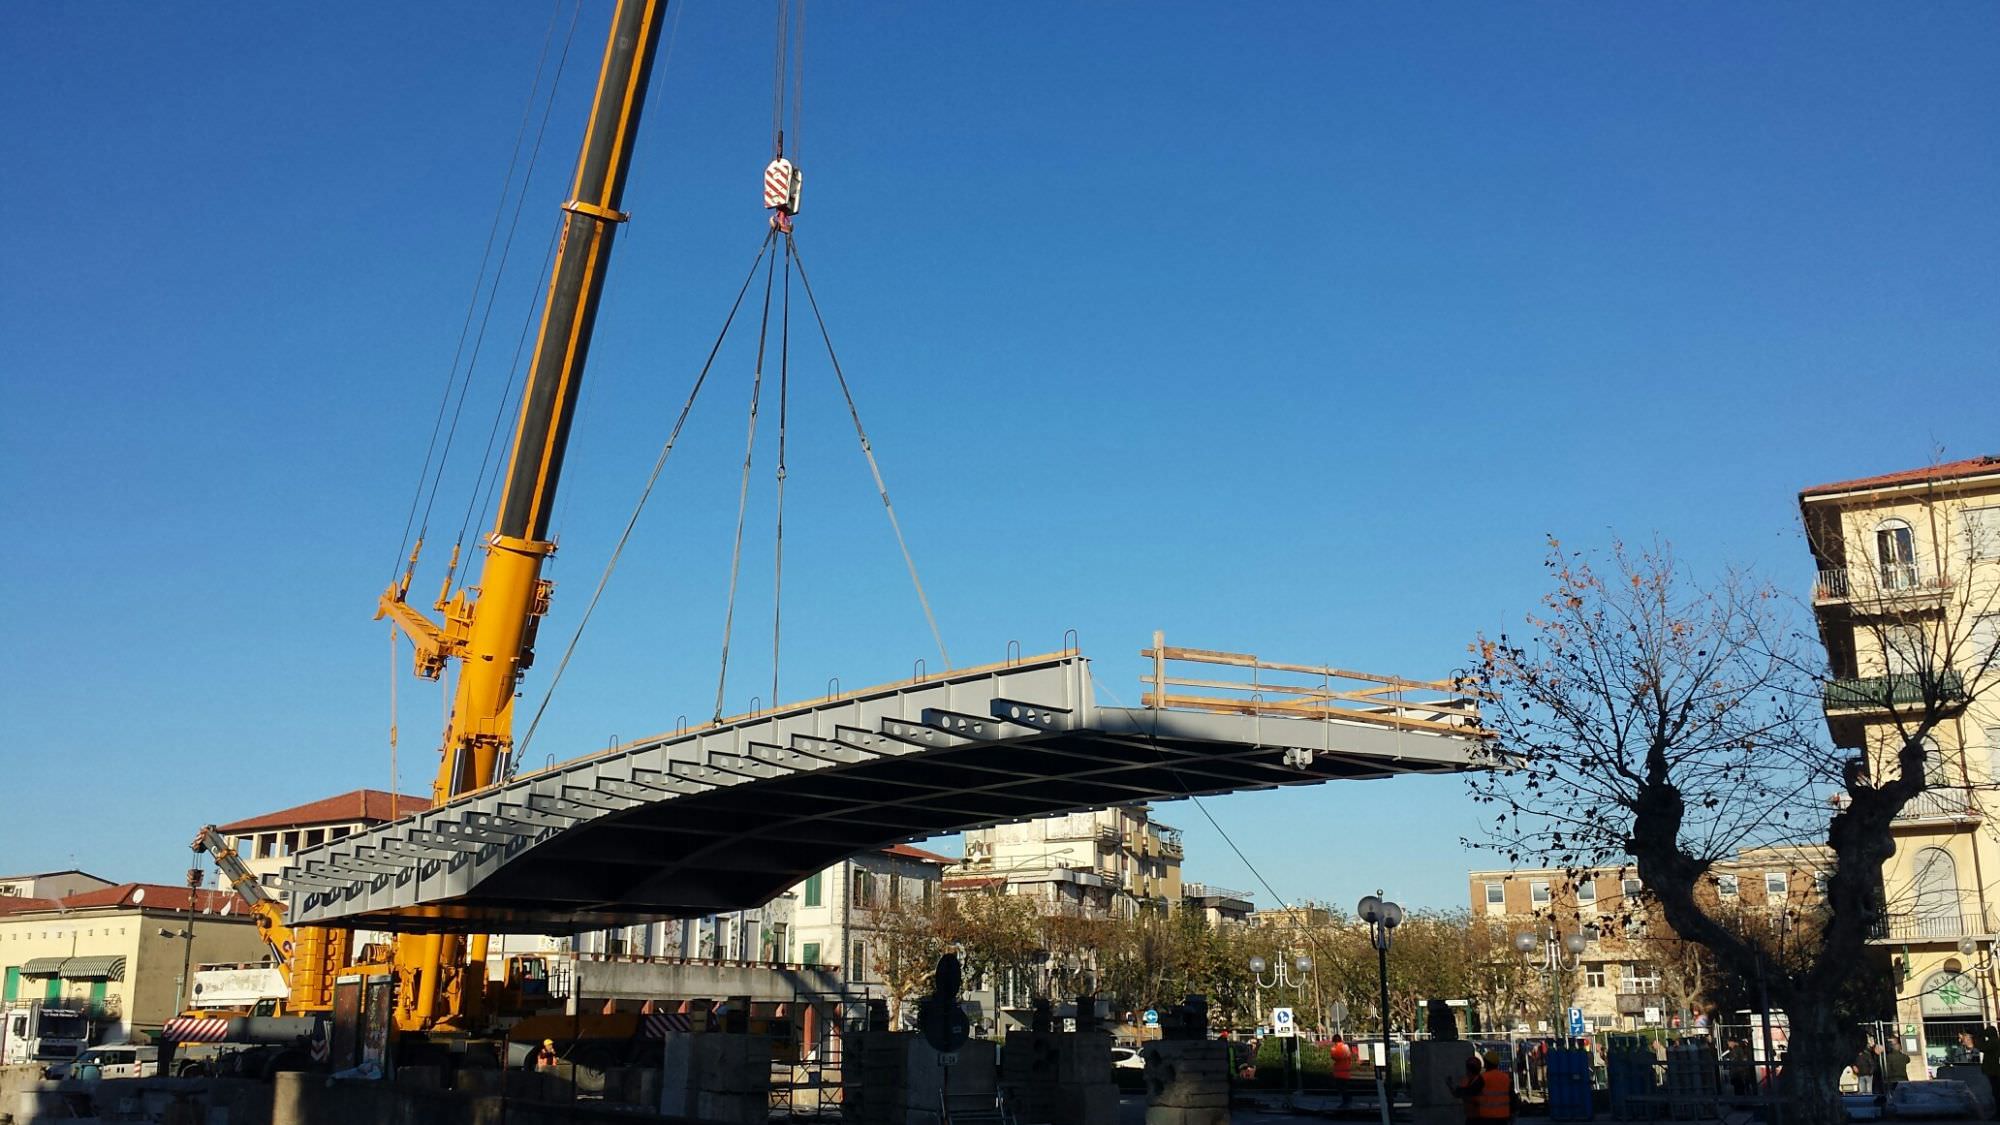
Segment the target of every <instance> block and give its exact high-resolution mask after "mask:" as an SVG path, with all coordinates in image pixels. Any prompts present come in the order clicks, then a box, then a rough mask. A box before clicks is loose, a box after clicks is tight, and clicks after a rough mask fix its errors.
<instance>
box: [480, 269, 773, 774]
mask: <svg viewBox="0 0 2000 1125" xmlns="http://www.w3.org/2000/svg"><path fill="white" fill-rule="evenodd" d="M776 239H777V232H776V231H769V232H766V233H765V235H764V242H763V244H762V245H761V246H759V247H758V248H757V257H756V259H755V260H753V261H752V262H751V263H750V272H749V273H748V274H746V275H744V278H743V285H742V287H741V288H739V289H737V290H736V300H735V301H734V302H732V303H731V304H730V306H729V315H728V316H726V317H724V318H723V319H722V331H720V332H718V333H716V335H715V343H714V344H713V345H711V346H710V347H709V349H708V358H707V359H705V360H703V361H702V365H701V372H700V373H699V374H697V375H696V376H695V379H694V386H693V387H692V388H691V389H690V390H689V391H688V397H687V401H686V402H684V403H682V404H681V412H680V414H679V416H677V417H676V418H675V419H674V426H673V429H672V430H670V431H668V433H667V440H666V444H664V445H662V446H661V447H660V456H659V457H658V459H656V460H655V461H654V462H653V471H652V473H650V474H649V475H648V476H647V477H646V486H645V487H644V488H642V489H640V490H639V500H638V502H637V503H635V504H634V505H633V506H632V514H631V516H629V517H628V518H627V519H626V520H625V530H624V531H622V532H620V533H619V535H618V542H617V544H616V545H614V546H613V547H612V548H611V557H610V558H609V559H608V560H606V561H605V564H604V573H603V574H601V575H599V576H598V579H597V588H596V589H594V590H592V591H591V592H590V600H589V601H588V602H586V603H584V607H583V616H582V617H581V618H579V619H578V620H577V623H576V630H575V631H574V632H572V633H571V634H570V638H569V643H568V644H567V645H565V646H563V654H562V659H561V660H559V661H557V662H556V670H555V674H554V675H552V676H550V677H549V686H548V687H547V688H545V689H543V691H542V699H541V702H540V703H538V704H536V705H535V716H534V718H533V719H531V720H529V722H528V730H527V733H525V734H523V735H522V736H521V740H520V741H519V742H517V743H515V745H514V750H513V753H512V754H511V755H509V757H508V762H507V770H506V776H508V777H512V776H514V771H515V770H516V769H517V768H519V766H520V763H521V756H522V755H523V754H525V753H526V752H527V749H528V744H529V743H530V742H533V741H534V738H535V730H536V728H538V727H540V726H541V725H542V716H543V715H544V714H545V713H547V711H548V709H549V700H550V699H552V698H554V696H555V693H556V685H558V684H560V683H562V678H563V672H564V671H565V670H566V669H568V668H569V662H570V658H571V657H572V656H575V655H576V645H577V642H578V641H580V640H582V639H583V630H584V627H585V626H587V625H589V624H590V616H591V614H593V613H595V612H596V611H597V602H598V600H599V599H600V598H602V597H603V596H604V588H605V587H606V586H608V585H610V583H611V574H612V572H613V571H614V570H616V569H618V557H619V556H620V555H622V554H624V552H625V544H626V543H627V542H628V541H630V540H631V538H632V529H633V528H635V527H637V526H638V524H639V514H640V513H641V512H643V511H645V509H646V501H647V500H648V499H650V498H651V497H652V495H653V486H654V485H656V484H658V483H659V480H660V473H661V471H662V470H664V469H665V468H666V467H667V458H668V457H669V456H670V455H672V453H673V451H674V444H675V443H676V442H678V441H679V440H680V436H681V429H682V427H684V426H686V425H687V420H688V415H689V414H691V413H693V411H694V403H695V399H696V397H697V396H699V395H700V394H701V388H702V385H703V384H704V383H706V382H708V373H709V370H710V369H711V368H713V367H714V366H715V357H716V354H717V353H718V352H720V351H721V350H722V341H723V340H725V339H727V338H728V336H729V327H730V325H732V324H734V323H736V313H737V310H739V309H741V308H742V307H743V298H744V297H745V296H746V295H747V294H748V293H749V292H750V283H751V282H753V281H755V280H756V279H757V267H758V266H761V265H763V264H764V255H765V254H767V253H769V252H770V250H771V244H772V242H774V241H775V240H776Z"/></svg>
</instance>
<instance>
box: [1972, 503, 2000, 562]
mask: <svg viewBox="0 0 2000 1125" xmlns="http://www.w3.org/2000/svg"><path fill="white" fill-rule="evenodd" d="M1965 552H1966V554H1968V555H1970V556H1971V557H1973V558H1975V559H2000V508H1967V509H1966V510H1965Z"/></svg>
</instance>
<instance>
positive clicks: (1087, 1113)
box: [1049, 1082, 1118, 1125]
mask: <svg viewBox="0 0 2000 1125" xmlns="http://www.w3.org/2000/svg"><path fill="white" fill-rule="evenodd" d="M1053 1100H1054V1103H1055V1104H1054V1113H1052V1114H1051V1115H1050V1117H1049V1120H1050V1121H1053V1122H1054V1125H1118V1085H1117V1083H1115V1082H1090V1083H1065V1084H1062V1085H1059V1086H1057V1087H1056V1089H1055V1097H1054V1099H1053Z"/></svg>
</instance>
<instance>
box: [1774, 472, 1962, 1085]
mask: <svg viewBox="0 0 2000 1125" xmlns="http://www.w3.org/2000/svg"><path fill="white" fill-rule="evenodd" d="M1799 510H1800V515H1801V518H1802V519H1803V521H1804V524H1805V530H1806V539H1807V543H1808V545H1809V546H1810V548H1811V550H1812V558H1813V566H1814V568H1815V570H1816V571H1817V578H1816V580H1815V582H1814V584H1813V613H1814V616H1815V618H1816V619H1817V621H1818V625H1819V633H1820V638H1821V640H1822V642H1823V643H1824V644H1825V646H1826V652H1827V659H1828V665H1829V667H1830V669H1831V671H1832V678H1831V679H1829V680H1828V681H1827V683H1826V685H1825V688H1824V697H1823V701H1822V702H1823V707H1824V711H1825V714H1826V724H1827V731H1828V733H1829V734H1830V736H1831V737H1832V739H1833V741H1834V743H1835V744H1836V745H1838V746H1841V747H1843V748H1846V749H1850V750H1854V751H1857V752H1859V753H1860V754H1861V755H1862V757H1863V760H1864V761H1865V762H1866V763H1867V764H1868V767H1869V768H1870V769H1871V770H1876V771H1880V770H1886V769H1894V768H1895V765H1894V755H1895V752H1896V750H1897V749H1898V748H1899V747H1900V746H1901V744H1902V737H1901V735H1900V734H1899V733H1898V727H1899V722H1902V721H1907V720H1908V719H1909V718H1911V717H1912V716H1914V715H1915V714H1916V713H1917V712H1918V711H1919V710H1920V709H1921V706H1922V705H1923V704H1924V702H1925V700H1926V699H1928V700H1930V701H1931V702H1932V704H1933V705H1935V706H1937V707H1938V708H1939V709H1940V710H1941V711H1942V713H1943V715H1944V719H1943V722H1942V723H1940V724H1939V725H1938V726H1937V728H1936V729H1935V730H1934V731H1933V733H1932V735H1931V741H1930V747H1931V749H1932V750H1933V753H1931V754H1930V755H1929V756H1928V761H1927V764H1926V770H1925V773H1926V778H1925V780H1926V785H1927V788H1926V790H1925V791H1924V792H1923V793H1922V794H1920V795H1919V796H1918V797H1916V798H1915V799H1914V800H1912V801H1911V802H1910V803H1909V804H1908V805H1907V806H1905V807H1904V809H1903V812H1902V814H1901V816H1899V817H1898V818H1897V820H1896V822H1895V824H1894V825H1893V827H1892V831H1893V832H1894V833H1895V837H1896V851H1895V854H1894V855H1893V856H1892V857H1891V858H1890V860H1889V861H1888V862H1887V863H1886V864H1884V866H1883V869H1882V889H1883V898H1884V905H1885V908H1886V909H1885V913H1886V917H1884V918H1883V920H1882V922H1881V923H1880V925H1879V926H1878V927H1877V931H1876V932H1877V938H1876V940H1877V941H1878V942H1879V943H1881V944H1882V945H1885V946H1887V947H1888V948H1889V951H1890V953H1891V955H1892V957H1893V964H1894V966H1895V968H1896V975H1897V980H1898V984H1897V996H1898V999H1897V1014H1896V1015H1897V1022H1898V1023H1900V1024H1902V1025H1904V1026H1905V1027H1914V1028H1916V1029H1918V1032H1919V1039H1920V1040H1921V1044H1922V1046H1923V1047H1924V1049H1925V1052H1926V1054H1927V1056H1929V1057H1931V1058H1933V1059H1935V1058H1937V1057H1939V1056H1941V1054H1942V1052H1943V1049H1944V1046H1945V1045H1946V1044H1949V1043H1951V1042H1952V1041H1953V1040H1954V1039H1955V1037H1956V1034H1957V1032H1958V1031H1959V1030H1960V1029H1961V1028H1962V1027H1964V1026H1966V1025H1968V1024H1971V1023H1975V1022H1977V1023H1991V1022H1993V1021H1994V1020H1995V1018H1996V1017H2000V1006H1996V1004H1995V1002H1994V999H1993V997H1994V996H1995V991H1996V990H1995V985H1996V978H1995V974H1994V969H1993V965H1992V951H1993V947H1994V935H1995V921H1996V919H1995V913H1996V912H1995V909H1994V906H1995V904H1994V901H1993V897H1994V895H1993V892H1994V880H1995V879H2000V836H1996V835H1995V833H1994V831H1993V829H1994V828H1995V827H1996V826H2000V821H1996V819H1995V816H1996V814H2000V793H1997V792H1996V786H2000V693H1996V683H1995V681H1996V679H2000V676H1996V673H2000V457H1980V458H1973V459H1970V460H1964V461H1954V462H1949V463H1945V464H1939V465H1931V466H1926V467H1924V468H1918V469H1911V470H1907V471H1903V472H1896V473H1889V474H1885V475H1882V476H1875V477H1867V478H1863V479H1859V480H1848V481H1838V482H1835V483H1832V484H1823V485H1817V486H1814V487H1812V488H1807V489H1805V490H1803V491H1801V492H1800V493H1799Z"/></svg>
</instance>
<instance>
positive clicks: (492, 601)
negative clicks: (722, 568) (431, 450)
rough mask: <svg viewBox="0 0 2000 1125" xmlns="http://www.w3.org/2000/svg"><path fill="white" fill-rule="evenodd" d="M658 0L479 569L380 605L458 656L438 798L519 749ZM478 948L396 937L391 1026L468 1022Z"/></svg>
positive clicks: (598, 126)
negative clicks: (555, 518) (559, 506)
mask: <svg viewBox="0 0 2000 1125" xmlns="http://www.w3.org/2000/svg"><path fill="white" fill-rule="evenodd" d="M666 7H667V5H666V0H619V3H618V6H617V10H616V12H615V13H614V14H613V16H612V20H611V34H610V38H609V41H608V42H607V43H606V44H605V48H604V61H603V65H602V67H601V69H600V70H599V73H598V80H597V91H596V94H595V96H594V98H593V100H592V103H591V109H590V119H589V122H588V125H587V127H586V130H585V132H584V137H583V146H582V152H581V154H580V155H579V156H578V158H577V166H576V178H575V182H574V186H573V188H572V190H571V192H570V198H569V201H568V202H566V203H564V204H563V206H562V210H563V212H564V214H563V220H562V234H561V240H560V243H559V245H558V248H557V251H556V257H555V264H554V268H553V270H552V272H551V276H550V278H549V287H548V294H547V297H546V299H545V301H544V303H543V307H542V318H541V327H540V330H539V332H538V335H537V337H536V342H535V350H534V353H533V360H532V362H531V364H530V366H529V370H528V379H527V384H526V387H525V389H524V391H523V393H522V400H521V415H520V420H519V422H518V424H517V425H516V428H515V431H514V443H513V447H512V451H511V453H510V454H509V460H508V467H507V475H506V486H505V490H504V492H503V493H502V496H501V500H500V508H499V513H498V515H497V518H496V520H495V523H494V527H493V531H492V533H491V534H490V535H488V536H487V538H486V543H485V550H486V556H485V560H484V562H483V564H482V566H481V570H480V574H479V579H478V581H477V583H476V584H474V585H472V586H467V587H462V588H461V589H459V590H458V591H457V592H456V593H453V594H451V595H450V596H449V597H441V598H440V599H439V601H438V603H437V606H436V608H437V610H438V612H439V613H440V614H441V616H442V620H441V621H432V620H431V619H430V618H429V617H428V616H426V615H425V614H424V613H423V612H422V611H420V610H418V609H416V608H415V607H412V606H411V605H410V604H409V603H408V601H407V600H406V595H407V594H408V592H409V586H410V572H409V571H408V570H406V571H405V572H404V574H403V576H402V577H401V578H400V579H399V580H398V581H397V582H396V583H394V584H393V585H392V586H391V587H390V588H389V589H388V590H387V591H385V592H384V593H383V594H382V597H381V599H380V602H379V605H378V612H377V616H378V617H388V618H389V619H390V620H392V621H393V622H395V624H396V625H397V627H399V628H400V629H401V630H402V631H403V632H404V633H406V634H407V635H408V636H409V637H410V639H411V641H412V642H413V643H414V645H415V647H416V667H417V672H418V674H419V675H422V676H425V677H427V678H431V679H436V678H438V677H439V676H441V675H442V674H443V673H444V671H445V669H446V668H447V667H448V666H453V665H455V666H456V673H457V687H456V690H455V692H454V695H453V700H452V709H451V716H450V719H449V720H448V721H447V723H446V726H445V732H444V743H443V747H442V757H441V760H440V761H439V763H438V773H437V781H436V782H435V784H434V785H433V787H432V795H433V797H434V799H435V800H437V801H439V802H443V801H448V800H450V799H451V798H453V797H456V796H459V795H461V794H464V793H470V792H472V791H474V790H477V789H480V788H483V787H485V786H487V785H491V784H492V783H493V782H494V780H495V779H496V778H497V777H498V775H499V772H500V769H501V767H502V764H503V763H504V762H505V761H506V759H507V755H508V753H509V752H510V751H511V749H512V747H513V741H514V739H513V735H514V731H513V720H514V693H515V688H516V686H517V684H518V682H519V680H520V677H521V674H522V671H523V670H524V669H525V668H527V667H528V666H529V664H530V663H531V662H532V661H533V655H534V653H533V649H534V639H535V626H536V623H537V622H538V621H539V620H540V619H541V617H542V615H543V614H545V613H546V612H547V611H548V607H549V594H550V588H551V584H550V583H549V581H548V580H547V579H544V578H543V577H542V576H541V574H542V564H543V561H544V560H546V559H547V558H548V556H549V555H550V554H552V553H553V552H554V551H555V544H554V543H553V542H551V541H550V539H549V517H550V513H551V512H552V511H553V510H554V505H555V495H556V484H557V482H558V481H559V480H560V478H561V476H562V465H563V452H564V447H565V446H566V445H567V444H568V440H569V429H570V422H571V420H572V418H574V416H575V414H576V403H577V394H578V391H579V389H580V387H581V385H582V381H583V369H584V361H585V359H586V357H587V356H588V355H589V352H590V339H591V331H592V328H593V326H594V324H595V322H596V319H597V308H598V300H599V298H600V297H601V296H602V294H603V292H604V279H605V271H606V268H607V266H608V265H609V262H610V258H611V246H612V243H613V241H614V239H615V236H616V233H617V229H618V225H619V224H620V223H622V222H624V221H625V218H626V216H625V214H624V213H623V212H622V211H620V210H619V208H620V205H621V203H622V200H623V197H624V192H625V178H626V174H627V172H628V171H629V170H630V168H631V162H632V145H633V141H634V138H635V137H636V135H637V133H638V129H639V113H640V110H641V109H642V108H643V106H644V103H645V96H646V87H647V84H648V82H649V80H650V78H651V75H652V69H653V60H654V56H655V54H656V52H657V50H658V47H659V41H660V26H661V20H662V17H663V15H664V14H665V11H666ZM414 559H415V554H414V552H413V553H412V562H414ZM485 945H486V941H485V939H484V938H483V937H473V938H472V939H470V941H469V942H468V941H466V940H465V939H463V938H462V937H461V936H459V935H436V934H433V935H428V936H419V937H406V938H403V939H400V940H399V942H398V946H397V951H396V965H395V968H396V972H397V975H398V977H399V980H398V984H399V988H398V1001H397V1004H398V1011H397V1016H398V1022H399V1024H401V1025H402V1026H403V1027H405V1028H406V1029H428V1028H431V1027H437V1026H465V1025H466V1023H467V1021H468V1020H469V1019H471V1018H472V1017H473V1016H475V1015H476V1013H475V1012H474V1011H472V1010H471V1009H472V1008H474V1007H476V1005H477V999H476V997H477V994H478V992H479V990H480V989H481V987H482V985H483V973H484V963H485V956H486V950H485ZM467 953H469V954H470V956H469V957H468V956H466V954H467ZM298 983H299V982H297V981H296V980H295V981H294V985H293V988H294V992H295V993H296V992H297V990H298Z"/></svg>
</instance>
